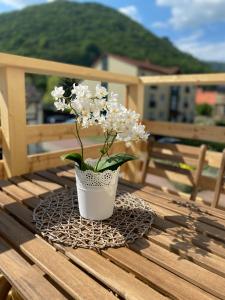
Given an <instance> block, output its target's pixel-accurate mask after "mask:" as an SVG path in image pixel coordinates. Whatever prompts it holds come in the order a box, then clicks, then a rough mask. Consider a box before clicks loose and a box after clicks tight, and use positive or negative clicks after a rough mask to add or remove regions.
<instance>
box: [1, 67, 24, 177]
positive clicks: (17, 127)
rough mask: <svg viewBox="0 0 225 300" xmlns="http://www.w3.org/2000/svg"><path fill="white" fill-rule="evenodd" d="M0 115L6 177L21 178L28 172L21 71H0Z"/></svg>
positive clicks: (5, 69)
mask: <svg viewBox="0 0 225 300" xmlns="http://www.w3.org/2000/svg"><path fill="white" fill-rule="evenodd" d="M0 111H1V127H2V149H3V161H4V166H5V171H6V175H7V176H8V177H11V176H16V175H21V174H23V173H26V172H27V171H28V159H27V134H26V101H25V74H24V71H23V70H22V69H19V68H14V67H4V68H0Z"/></svg>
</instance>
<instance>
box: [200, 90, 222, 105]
mask: <svg viewBox="0 0 225 300" xmlns="http://www.w3.org/2000/svg"><path fill="white" fill-rule="evenodd" d="M216 97H217V92H216V91H204V90H202V89H197V91H196V96H195V103H196V104H203V103H207V104H209V105H214V104H215V103H216Z"/></svg>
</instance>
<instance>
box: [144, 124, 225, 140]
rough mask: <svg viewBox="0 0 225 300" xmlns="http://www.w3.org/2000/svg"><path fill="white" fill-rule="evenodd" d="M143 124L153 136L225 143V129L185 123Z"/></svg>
mask: <svg viewBox="0 0 225 300" xmlns="http://www.w3.org/2000/svg"><path fill="white" fill-rule="evenodd" d="M143 123H144V124H145V125H146V127H147V129H148V130H149V131H150V132H151V134H155V135H162V136H172V137H177V138H182V139H183V138H187V139H193V140H200V141H211V142H218V143H222V142H224V141H225V127H222V126H221V127H220V126H203V125H193V124H185V123H171V122H158V121H147V120H144V121H143Z"/></svg>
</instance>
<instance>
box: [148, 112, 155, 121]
mask: <svg viewBox="0 0 225 300" xmlns="http://www.w3.org/2000/svg"><path fill="white" fill-rule="evenodd" d="M149 119H150V120H153V121H154V120H155V114H154V113H153V112H150V114H149Z"/></svg>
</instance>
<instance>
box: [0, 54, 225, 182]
mask: <svg viewBox="0 0 225 300" xmlns="http://www.w3.org/2000/svg"><path fill="white" fill-rule="evenodd" d="M26 73H31V74H41V75H55V76H59V77H69V78H76V79H85V80H96V81H102V82H114V83H120V84H124V85H126V87H127V89H126V90H127V95H126V101H125V103H126V106H127V107H129V108H131V109H135V110H136V111H137V112H139V113H140V114H141V116H143V109H144V88H145V86H146V85H157V84H167V85H182V84H195V85H199V84H201V85H204V84H206V85H209V84H224V83H225V74H203V75H173V76H150V77H149V76H148V77H140V78H139V77H136V76H127V75H122V74H116V73H111V72H106V71H101V70H96V69H91V68H86V67H80V66H74V65H68V64H62V63H57V62H52V61H46V60H40V59H33V58H27V57H21V56H15V55H9V54H4V53H0V91H1V93H0V111H1V128H0V146H2V150H3V159H2V160H1V161H0V177H1V178H3V177H10V176H15V175H20V174H24V173H27V172H31V171H36V170H40V169H44V168H48V167H54V166H57V165H61V164H63V162H62V161H61V160H60V158H59V155H60V154H61V153H64V152H65V151H69V150H71V149H64V150H60V151H54V152H48V153H41V154H33V155H28V153H27V145H29V144H32V143H39V142H43V141H50V140H51V141H52V140H60V139H66V138H70V137H73V136H74V128H73V125H72V124H54V125H52V124H51V125H49V124H41V125H27V124H26V106H25V74H26ZM144 123H145V124H146V126H147V128H148V129H149V131H150V132H151V133H152V134H155V135H164V136H174V137H182V138H190V139H198V140H208V141H214V142H222V141H223V142H225V128H222V127H215V126H207V127H206V126H197V125H191V124H175V123H168V122H151V121H144ZM99 134H100V129H99V128H98V127H93V128H90V129H87V130H83V131H82V136H83V137H89V136H97V135H99ZM115 147H116V148H117V150H118V151H124V150H127V149H125V146H124V144H123V143H116V144H115ZM99 148H100V145H94V146H89V147H87V148H86V150H85V151H86V153H87V154H88V155H90V156H95V155H96V154H97V150H98V149H99ZM131 151H133V152H135V153H136V154H138V153H139V152H140V151H141V146H140V145H139V144H137V145H136V146H135V148H133V149H132V150H131ZM208 156H209V159H210V160H212V161H216V162H218V161H219V158H218V157H219V156H220V154H218V155H215V154H213V155H212V154H208ZM139 166H140V162H132V163H129V164H127V168H126V172H127V178H128V179H131V180H133V181H136V182H138V181H139V180H140V176H139V173H138V172H137V168H139Z"/></svg>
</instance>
